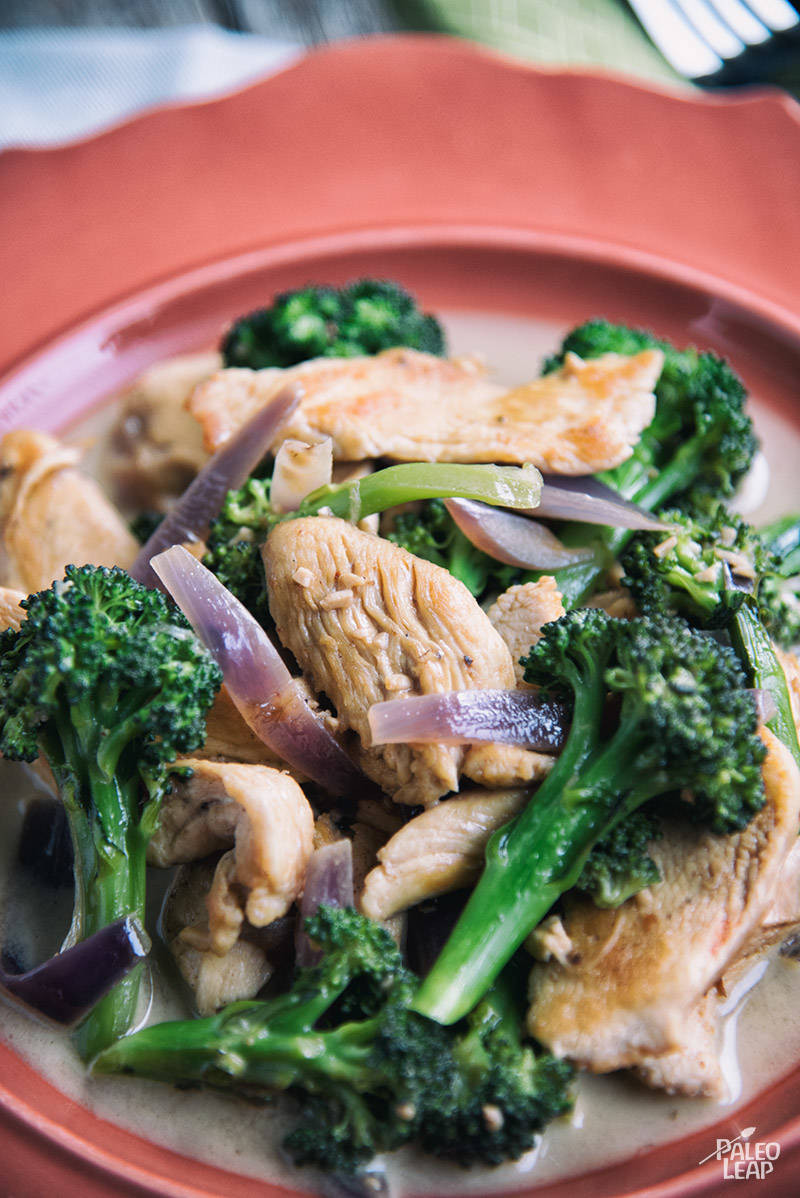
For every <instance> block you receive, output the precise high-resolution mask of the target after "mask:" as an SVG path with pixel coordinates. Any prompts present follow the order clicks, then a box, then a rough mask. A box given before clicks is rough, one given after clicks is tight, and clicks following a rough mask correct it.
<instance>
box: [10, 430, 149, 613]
mask: <svg viewBox="0 0 800 1198" xmlns="http://www.w3.org/2000/svg"><path fill="white" fill-rule="evenodd" d="M79 460H80V455H79V454H78V452H77V451H76V450H74V449H68V448H66V447H65V446H63V445H60V444H59V442H58V441H56V440H55V439H54V438H53V437H50V436H48V434H47V433H37V432H31V431H29V430H26V429H18V430H16V431H15V432H12V433H6V435H5V437H3V440H2V441H0V535H2V541H3V548H4V556H5V561H4V563H3V581H4V583H5V584H6V585H8V586H14V587H18V588H19V589H20V590H23V591H24V592H25V593H26V594H29V593H30V592H32V591H38V590H41V589H42V588H43V587H47V586H49V585H50V583H51V582H52V581H53V580H54V579H56V578H62V577H63V574H64V567H65V566H66V565H68V564H69V563H70V562H72V563H74V564H75V565H78V566H82V565H85V564H86V563H87V562H91V563H92V564H93V565H95V566H122V567H124V568H127V567H128V566H130V565H131V564H132V562H133V560H134V558H135V557H136V554H137V553H138V551H139V544H138V542H137V541H136V538H135V537H134V536H133V535H132V534H131V532H130V531H129V530H128V527H127V525H126V524H125V521H124V520H123V519H122V517H121V516H120V515H119V513H118V512H117V511H116V510H115V508H113V507H112V506H111V504H110V503H109V502H108V500H107V499H106V498H105V496H104V495H103V493H102V491H101V490H100V488H99V487H98V485H97V483H96V482H95V481H94V479H92V478H89V476H88V475H86V474H84V473H83V472H82V471H81V470H80V469H79V468H78V462H79Z"/></svg>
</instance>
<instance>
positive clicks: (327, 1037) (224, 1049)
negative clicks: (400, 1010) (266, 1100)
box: [95, 1003, 378, 1091]
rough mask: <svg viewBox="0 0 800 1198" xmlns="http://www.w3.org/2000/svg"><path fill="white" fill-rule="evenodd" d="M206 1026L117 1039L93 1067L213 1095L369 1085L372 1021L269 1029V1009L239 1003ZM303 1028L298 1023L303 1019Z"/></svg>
mask: <svg viewBox="0 0 800 1198" xmlns="http://www.w3.org/2000/svg"><path fill="white" fill-rule="evenodd" d="M240 1005H241V1006H242V1007H243V1008H244V1009H243V1010H242V1012H241V1014H240V1015H238V1017H236V1018H231V1015H232V1012H233V1008H232V1007H228V1008H226V1010H225V1011H224V1012H223V1013H222V1014H221V1015H212V1016H210V1017H208V1018H206V1019H191V1020H179V1021H174V1022H170V1023H158V1024H155V1025H153V1026H152V1027H147V1028H144V1029H143V1030H142V1031H140V1032H138V1033H137V1035H136V1036H134V1037H126V1038H125V1039H122V1040H118V1041H117V1042H116V1043H114V1044H112V1045H111V1046H110V1047H109V1048H107V1049H106V1050H105V1052H103V1053H102V1055H101V1056H100V1057H99V1059H98V1060H97V1062H96V1064H95V1070H96V1071H97V1072H100V1073H115V1072H120V1071H123V1072H125V1073H133V1074H139V1075H140V1076H142V1077H149V1078H153V1079H155V1080H157V1081H166V1082H171V1083H174V1082H175V1080H176V1078H179V1079H180V1080H181V1081H182V1082H187V1081H197V1082H203V1083H204V1084H205V1085H208V1086H212V1087H215V1088H218V1089H230V1088H232V1087H234V1088H235V1087H236V1086H241V1085H244V1086H251V1087H255V1088H257V1089H263V1090H266V1091H275V1090H286V1089H288V1088H289V1087H290V1086H293V1085H298V1084H304V1085H306V1086H308V1087H309V1088H310V1089H320V1090H324V1089H326V1088H327V1087H328V1086H329V1085H335V1084H336V1083H337V1082H345V1083H346V1084H347V1085H348V1086H352V1087H353V1088H354V1089H355V1090H356V1091H358V1090H366V1089H368V1088H369V1087H370V1086H371V1085H372V1084H374V1080H375V1066H374V1063H373V1062H372V1061H371V1057H372V1056H373V1041H374V1039H375V1035H376V1031H377V1027H378V1021H377V1020H363V1021H360V1022H357V1023H349V1024H344V1025H343V1026H342V1027H340V1028H335V1029H331V1030H329V1031H325V1032H315V1031H310V1030H305V1027H303V1028H300V1029H298V1030H294V1031H293V1030H286V1031H280V1030H275V1029H274V1028H273V1027H272V1026H270V1025H268V1021H267V1020H266V1019H265V1014H266V1013H267V1011H268V1007H269V1004H265V1003H261V1004H259V1005H257V1006H254V1005H253V1004H251V1003H242V1004H240ZM303 1023H304V1024H305V1020H303Z"/></svg>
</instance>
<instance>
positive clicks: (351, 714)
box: [263, 517, 514, 806]
mask: <svg viewBox="0 0 800 1198" xmlns="http://www.w3.org/2000/svg"><path fill="white" fill-rule="evenodd" d="M263 552H264V564H265V568H266V576H267V589H268V593H269V604H270V611H271V613H272V617H273V619H274V620H275V624H276V627H277V630H278V636H279V637H280V639H281V641H282V642H283V644H284V645H285V646H286V647H287V648H288V649H290V650H291V651H292V653H293V654H294V656H295V658H296V659H297V661H298V662H299V664H300V667H301V668H302V670H303V671H304V673H305V674H306V675H307V677H308V679H309V681H310V682H311V685H312V686H313V688H314V689H315V690H316V691H317V692H323V693H324V694H326V695H327V696H328V697H329V698H330V700H331V702H332V703H333V706H334V708H335V710H336V712H337V715H338V720H339V726H340V728H341V729H342V730H343V731H347V730H349V729H353V730H354V731H355V732H357V733H358V735H359V737H360V745H359V746H358V749H357V755H358V760H359V764H360V765H361V768H362V769H363V770H364V772H365V773H366V774H367V775H368V776H369V777H370V778H372V779H373V780H374V781H375V782H377V783H378V784H379V785H380V786H381V787H382V788H383V789H384V790H385V791H386V792H387V793H389V794H391V795H392V797H393V798H394V799H395V801H397V802H400V803H410V804H416V803H421V804H423V806H429V805H430V804H432V803H435V802H436V800H437V799H439V798H440V797H441V796H442V795H444V794H447V793H448V791H451V790H457V789H458V775H459V770H460V767H461V765H462V763H463V761H464V756H465V750H464V748H463V747H462V746H447V745H439V744H429V745H406V744H403V745H379V746H374V747H371V745H370V733H369V723H368V720H367V713H368V711H369V708H370V707H371V706H372V704H373V703H378V702H380V701H381V700H383V699H394V698H398V697H400V696H405V695H410V694H417V695H419V694H432V693H434V692H437V691H449V690H469V689H474V688H476V687H511V686H513V685H514V669H513V666H512V663H511V656H510V654H509V652H508V649H507V648H506V646H505V644H504V642H503V640H502V638H501V637H500V635H499V634H498V633H497V632H495V630H494V629H493V628H492V626H491V624H490V623H489V620H488V619H487V617H486V615H485V613H484V612H483V611H482V610H481V608H480V607H479V606H478V604H477V603H476V601H475V599H474V598H473V597H472V595H471V594H470V593H469V591H468V590H467V588H466V587H465V586H463V584H462V583H460V582H458V580H457V579H455V578H453V576H452V575H451V574H449V573H448V571H447V570H443V569H442V568H441V567H439V566H435V565H433V564H432V563H431V562H427V561H423V560H422V559H421V558H418V557H414V555H413V554H411V553H408V552H407V551H406V550H405V549H402V548H401V547H400V546H398V545H394V544H392V542H391V541H387V540H384V539H383V538H382V537H376V536H373V535H371V534H370V533H365V532H361V531H360V530H359V529H357V528H354V527H353V526H352V525H351V524H348V523H347V522H346V521H345V520H338V519H335V518H333V517H310V518H306V519H301V520H288V521H286V522H284V523H283V524H279V525H277V526H276V527H275V528H274V529H273V531H272V532H271V533H270V536H269V539H268V540H267V543H266V545H265V546H264V551H263Z"/></svg>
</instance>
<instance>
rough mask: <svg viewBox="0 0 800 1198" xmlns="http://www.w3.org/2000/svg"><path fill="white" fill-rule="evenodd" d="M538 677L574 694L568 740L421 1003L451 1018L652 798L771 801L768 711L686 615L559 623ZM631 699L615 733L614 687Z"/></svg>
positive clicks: (583, 616)
mask: <svg viewBox="0 0 800 1198" xmlns="http://www.w3.org/2000/svg"><path fill="white" fill-rule="evenodd" d="M523 660H524V663H525V678H526V680H527V681H528V682H533V683H536V684H539V685H543V686H545V687H547V688H553V687H556V688H564V689H565V690H566V692H567V693H569V692H571V693H572V698H573V714H572V724H571V728H570V731H569V734H568V737H567V741H566V744H565V747H564V749H563V751H562V753H561V756H560V757H559V758H558V760H557V762H556V764H555V766H554V767H553V769H552V771H551V772H550V774H549V775H548V776H547V778H546V779H545V781H544V782H543V783H542V785H541V787H540V788H539V790H538V791H537V792H536V796H535V799H534V800H533V801H532V802H530V803H529V804H528V806H527V807H526V808H525V809H524V810H523V811H522V812H521V813H520V815H519V816H517V817H516V819H514V820H513V821H512V822H511V823H509V824H507V825H506V826H505V827H504V828H501V829H500V830H499V831H498V832H496V833H495V834H494V835H493V836H492V838H491V840H490V841H489V844H488V846H487V849H486V868H485V869H484V872H483V874H482V876H481V879H480V881H479V882H478V884H477V886H476V887H475V889H474V891H473V892H472V895H471V896H470V899H469V901H468V902H467V905H466V906H465V908H464V911H463V913H462V915H461V918H460V919H459V921H458V923H457V924H456V927H455V928H454V930H453V932H452V933H451V935H450V938H449V940H448V941H447V943H446V944H445V947H444V949H443V951H442V953H441V954H440V956H439V958H438V960H437V961H436V963H435V965H434V966H433V969H432V970H431V972H430V973H429V974H428V976H427V978H426V979H425V981H424V982H423V984H422V986H421V988H420V990H419V993H418V994H417V996H416V998H415V1000H414V1008H415V1009H416V1010H418V1011H420V1012H421V1013H422V1014H424V1015H427V1016H429V1017H430V1018H433V1019H437V1020H439V1021H441V1022H442V1023H448V1024H449V1023H452V1022H454V1021H455V1020H457V1019H460V1018H461V1017H462V1016H463V1015H465V1014H466V1012H468V1011H469V1010H471V1008H472V1007H473V1006H474V1005H475V1003H476V1002H477V1001H478V999H480V997H481V996H482V994H483V993H484V992H485V990H486V989H487V987H488V986H490V985H491V983H492V981H493V980H494V979H495V978H496V977H497V975H498V973H499V971H500V970H501V969H502V967H503V966H504V965H505V963H506V962H507V961H508V960H509V959H510V957H511V956H512V954H513V953H514V952H516V950H517V948H519V946H520V944H521V943H522V941H523V940H524V939H525V937H526V936H527V935H528V933H529V932H530V931H532V929H533V928H534V927H535V926H536V925H537V924H538V923H539V921H540V920H541V919H542V918H543V916H544V915H546V914H547V912H548V910H549V909H550V907H551V906H552V905H553V903H554V902H555V901H556V900H557V899H558V898H559V897H560V896H561V895H562V894H563V893H564V892H565V891H566V890H568V889H570V888H571V887H573V886H575V885H576V883H577V881H578V879H579V877H580V875H581V871H582V870H583V867H584V864H585V862H586V859H587V857H588V856H589V853H590V852H591V850H592V848H593V847H594V845H595V844H596V843H597V842H598V841H599V840H601V839H602V838H603V837H605V836H607V835H608V834H609V833H610V832H612V831H613V829H614V828H615V827H616V826H617V825H618V824H620V823H622V822H623V821H624V820H625V819H627V818H628V817H629V816H630V815H631V814H632V813H633V812H634V811H636V810H637V809H638V808H639V807H641V806H642V804H644V803H646V802H650V801H651V800H654V799H656V798H663V797H664V796H667V795H669V796H673V794H674V793H678V794H681V793H683V792H685V791H690V792H691V794H692V802H691V804H689V803H685V804H684V807H685V810H686V814H687V817H688V818H692V819H695V820H699V821H701V822H703V823H705V824H706V825H707V826H709V827H710V828H711V829H712V830H713V831H714V832H717V833H725V832H731V831H735V830H737V829H740V828H742V827H744V826H745V824H747V822H748V821H749V820H750V819H751V818H752V816H753V815H754V814H755V812H756V811H758V810H759V809H760V807H761V806H762V805H763V803H764V789H763V781H762V778H761V769H760V763H761V761H762V760H763V757H764V752H765V750H764V746H763V744H762V742H761V740H760V738H759V737H758V735H757V734H756V710H755V704H754V703H753V700H752V697H751V696H750V695H749V694H748V693H747V692H746V689H745V688H746V686H747V680H746V678H745V675H744V673H743V671H742V669H741V666H740V665H739V661H738V659H737V657H736V655H735V653H734V652H733V651H732V650H731V649H730V648H728V647H726V646H722V645H720V644H718V643H717V641H715V640H714V639H713V638H712V637H709V636H707V635H705V634H703V633H700V632H696V631H694V630H692V629H691V628H689V627H688V626H687V625H685V624H682V623H680V622H678V621H677V620H666V621H665V620H654V619H651V618H649V617H646V616H642V617H639V618H636V619H633V620H615V619H612V618H611V617H610V616H607V615H606V614H605V613H604V612H602V611H600V610H595V609H591V608H584V609H578V610H575V611H572V612H569V613H568V614H567V615H566V616H563V617H562V618H561V619H560V620H556V621H554V622H552V623H549V624H546V625H545V626H544V628H543V630H542V636H541V639H540V640H539V641H538V642H537V644H536V645H534V647H533V648H532V649H531V651H530V653H529V654H528V656H527V657H526V658H525V659H523ZM607 692H610V694H611V696H612V697H613V698H614V699H616V701H617V703H618V705H619V716H618V720H617V722H616V726H615V727H613V729H612V730H611V731H610V732H609V731H608V728H607V717H608V712H607V710H606V702H605V701H606V695H607Z"/></svg>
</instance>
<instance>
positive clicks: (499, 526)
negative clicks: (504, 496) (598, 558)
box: [444, 499, 594, 570]
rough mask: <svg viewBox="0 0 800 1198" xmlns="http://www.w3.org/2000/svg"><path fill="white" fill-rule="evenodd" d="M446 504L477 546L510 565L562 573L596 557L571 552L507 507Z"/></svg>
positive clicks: (471, 502) (587, 551) (450, 501)
mask: <svg viewBox="0 0 800 1198" xmlns="http://www.w3.org/2000/svg"><path fill="white" fill-rule="evenodd" d="M444 505H445V507H446V508H447V510H448V512H449V513H450V515H451V516H452V517H453V519H454V520H455V522H456V524H457V525H458V527H459V528H460V529H461V531H462V532H463V534H464V536H465V537H466V538H467V539H468V540H469V541H471V542H472V544H473V545H475V546H476V547H477V548H478V549H482V550H483V552H484V553H488V554H489V556H490V557H493V558H495V559H496V560H497V561H499V562H505V564H506V565H507V566H520V567H521V568H522V569H524V570H560V569H562V568H563V567H564V566H572V565H574V564H575V563H576V562H585V561H590V560H591V559H592V557H593V556H594V552H593V550H592V549H587V548H584V547H580V548H578V549H567V547H566V546H565V545H562V544H561V542H560V541H559V539H558V537H556V536H554V535H553V533H551V532H550V529H549V528H545V527H544V525H543V524H539V523H538V521H536V520H531V519H530V518H529V517H528V516H521V515H519V514H518V513H516V512H510V511H508V510H507V509H506V508H499V507H490V506H489V505H488V504H487V503H476V502H475V500H473V499H445V501H444Z"/></svg>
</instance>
